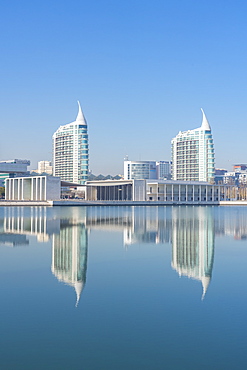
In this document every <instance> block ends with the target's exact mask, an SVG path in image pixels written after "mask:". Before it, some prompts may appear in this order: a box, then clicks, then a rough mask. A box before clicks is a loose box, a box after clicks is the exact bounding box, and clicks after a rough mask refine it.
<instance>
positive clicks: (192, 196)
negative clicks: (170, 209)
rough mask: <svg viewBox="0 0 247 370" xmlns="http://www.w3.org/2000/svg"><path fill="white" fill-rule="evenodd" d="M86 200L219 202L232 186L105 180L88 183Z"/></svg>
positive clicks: (192, 182)
mask: <svg viewBox="0 0 247 370" xmlns="http://www.w3.org/2000/svg"><path fill="white" fill-rule="evenodd" d="M86 189H87V190H86V200H90V201H91V200H92V201H154V202H174V203H176V204H193V203H196V204H200V203H203V204H205V203H212V202H219V201H220V200H226V199H228V198H229V194H230V190H231V189H232V186H231V185H228V186H224V185H215V184H209V183H207V182H203V181H173V180H155V179H154V180H116V181H114V180H109V181H108V180H105V181H87V183H86Z"/></svg>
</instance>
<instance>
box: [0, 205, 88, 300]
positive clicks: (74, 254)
mask: <svg viewBox="0 0 247 370" xmlns="http://www.w3.org/2000/svg"><path fill="white" fill-rule="evenodd" d="M66 216H67V218H64V217H65V213H64V212H63V211H62V212H60V213H59V215H58V216H56V215H54V216H53V217H51V216H50V215H49V212H47V208H46V207H32V208H30V209H28V208H25V207H18V208H14V207H6V208H5V217H4V219H3V220H1V221H0V244H2V245H12V246H17V245H24V244H29V240H28V237H29V236H35V237H36V238H37V241H38V242H47V241H49V240H51V241H52V265H51V271H52V273H53V274H54V276H55V277H56V278H57V279H58V280H59V281H61V282H63V283H65V284H68V285H70V286H72V287H74V289H75V292H76V306H77V305H78V303H79V299H80V295H81V292H82V290H83V288H84V286H85V283H86V271H87V250H88V233H87V228H86V226H85V214H84V213H83V212H82V213H80V216H78V214H76V212H74V211H73V212H72V213H71V212H66Z"/></svg>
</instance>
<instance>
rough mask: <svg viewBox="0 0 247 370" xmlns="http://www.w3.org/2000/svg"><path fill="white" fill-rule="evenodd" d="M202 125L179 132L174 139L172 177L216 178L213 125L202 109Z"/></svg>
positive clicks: (192, 179) (191, 178)
mask: <svg viewBox="0 0 247 370" xmlns="http://www.w3.org/2000/svg"><path fill="white" fill-rule="evenodd" d="M202 115H203V119H202V124H201V127H199V128H197V129H194V130H189V131H184V132H181V131H180V132H179V133H178V135H177V136H176V137H175V138H173V139H172V142H171V143H172V179H173V180H184V181H207V182H212V181H213V180H214V144H213V137H212V133H211V127H210V125H209V123H208V121H207V118H206V116H205V114H204V112H203V110H202Z"/></svg>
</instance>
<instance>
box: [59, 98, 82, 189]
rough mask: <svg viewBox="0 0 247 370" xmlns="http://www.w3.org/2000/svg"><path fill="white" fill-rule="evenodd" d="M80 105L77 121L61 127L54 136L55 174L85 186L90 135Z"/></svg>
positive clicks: (62, 178)
mask: <svg viewBox="0 0 247 370" xmlns="http://www.w3.org/2000/svg"><path fill="white" fill-rule="evenodd" d="M78 105H79V111H78V115H77V118H76V120H75V121H74V122H71V123H69V124H67V125H64V126H60V127H59V129H58V130H57V131H56V132H55V133H54V135H53V174H54V176H59V177H60V178H61V180H64V181H69V182H73V183H77V184H81V185H83V184H84V183H85V182H86V181H87V179H88V165H89V151H88V133H87V122H86V119H85V117H84V115H83V113H82V110H81V107H80V103H79V102H78Z"/></svg>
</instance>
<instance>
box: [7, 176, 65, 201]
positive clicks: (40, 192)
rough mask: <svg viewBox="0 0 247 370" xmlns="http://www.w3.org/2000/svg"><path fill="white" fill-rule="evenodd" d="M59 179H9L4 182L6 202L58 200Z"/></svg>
mask: <svg viewBox="0 0 247 370" xmlns="http://www.w3.org/2000/svg"><path fill="white" fill-rule="evenodd" d="M60 189H61V182H60V178H59V177H53V176H32V177H16V178H9V179H6V181H5V199H6V200H34V201H36V200H38V201H41V200H55V199H60V191H61V190H60Z"/></svg>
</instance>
